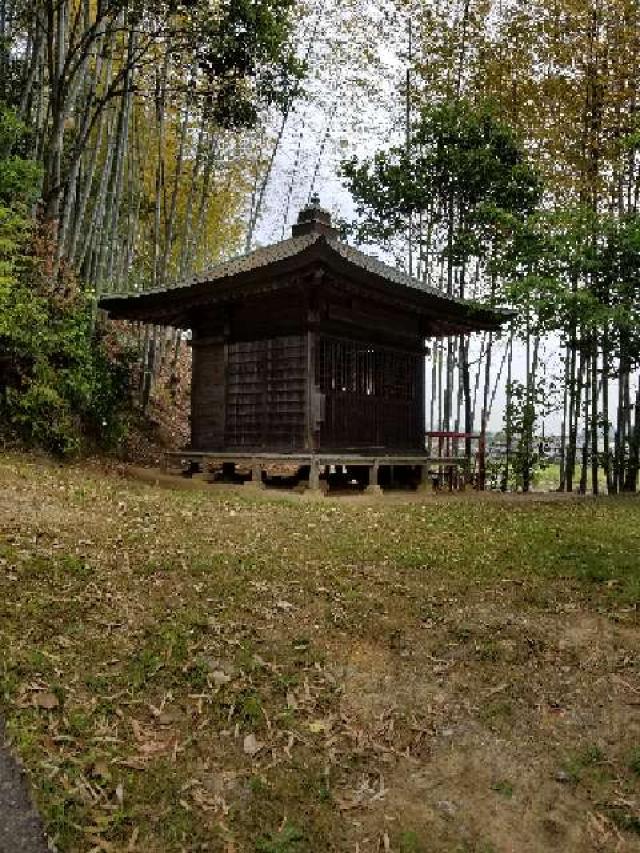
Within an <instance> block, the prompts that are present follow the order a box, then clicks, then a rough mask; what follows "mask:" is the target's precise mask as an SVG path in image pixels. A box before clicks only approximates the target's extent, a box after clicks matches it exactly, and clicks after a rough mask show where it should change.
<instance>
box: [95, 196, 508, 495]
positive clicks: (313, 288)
mask: <svg viewBox="0 0 640 853" xmlns="http://www.w3.org/2000/svg"><path fill="white" fill-rule="evenodd" d="M100 305H101V307H102V308H104V309H105V310H106V311H108V312H109V314H110V315H111V317H113V318H114V319H126V320H132V321H143V322H146V323H153V324H157V325H162V326H173V327H177V328H180V329H190V330H191V333H192V347H193V374H192V394H191V397H192V400H191V443H190V445H189V447H188V448H186V449H185V450H184V451H182V452H181V453H180V454H179V455H180V458H181V459H182V460H183V461H184V462H185V464H191V465H195V464H196V463H198V462H200V463H203V464H204V463H207V464H208V465H210V466H213V467H214V468H215V466H216V465H219V466H222V465H225V466H226V468H227V470H229V467H230V466H232V465H233V464H234V463H236V464H238V463H240V464H244V465H247V464H249V466H250V467H252V470H253V476H254V479H259V480H260V481H261V479H262V472H263V470H265V469H267V468H268V466H269V464H270V463H273V462H274V460H275V461H277V460H282V459H283V458H284V459H287V460H289V461H290V462H292V463H296V462H299V463H300V467H301V468H302V469H304V474H303V476H304V478H305V479H307V477H308V479H309V483H310V485H311V487H312V488H313V487H317V486H318V484H319V478H320V476H323V471H324V470H325V466H329V465H334V466H335V465H340V466H342V465H344V466H351V467H352V468H353V469H354V470H355V469H356V468H358V469H362V468H365V469H366V468H369V469H370V470H371V469H373V474H372V475H371V476H370V480H369V482H370V484H371V485H372V486H376V485H377V482H378V479H377V478H378V475H379V469H380V468H381V467H384V466H390V465H393V466H408V467H409V468H413V469H415V470H416V472H417V473H418V474H419V472H420V466H422V471H423V479H424V477H426V467H425V466H426V464H427V461H428V460H427V456H426V451H425V352H426V351H425V340H426V339H428V338H432V337H436V336H447V335H459V334H467V333H470V332H475V331H478V330H481V329H494V330H497V329H498V328H499V327H500V325H501V324H502V323H503V322H504V321H505V320H506V319H507V318H508V316H509V314H508V312H499V311H493V310H490V309H488V308H486V307H482V306H481V305H479V304H474V303H471V302H468V301H462V300H459V299H456V298H453V297H450V296H447V295H445V294H443V293H441V292H440V291H437V290H435V289H432V288H429V287H427V286H426V285H425V284H424V283H423V282H421V281H418V280H416V279H413V278H411V277H409V276H407V275H405V274H404V273H402V272H400V271H399V270H397V269H394V268H393V267H390V266H387V265H386V264H384V263H381V262H380V261H378V260H376V259H374V258H372V257H370V256H368V255H366V254H364V253H363V252H360V251H358V250H357V249H355V248H352V247H351V246H348V245H347V244H346V243H344V242H341V241H340V240H339V239H338V232H337V230H336V229H335V228H334V227H332V224H331V218H330V216H329V214H328V213H327V212H326V211H324V210H322V209H321V208H320V207H319V205H318V204H317V203H316V201H315V200H313V202H312V204H311V205H310V206H308V207H306V208H305V209H303V210H302V211H301V213H300V215H299V217H298V222H297V224H296V225H294V226H293V233H292V236H291V238H290V239H288V240H284V241H283V242H280V243H277V244H275V245H273V246H268V247H266V248H262V249H258V250H256V251H254V252H251V253H250V254H248V255H245V256H243V257H239V258H234V259H233V260H230V261H228V262H226V263H222V264H220V265H218V266H215V267H214V268H212V269H210V270H208V271H206V272H204V273H201V274H199V275H196V276H194V277H193V278H192V279H191V280H189V281H187V282H185V283H183V284H180V285H179V286H176V287H171V288H165V289H162V290H155V291H145V292H142V293H136V294H130V295H120V296H117V295H111V296H108V297H105V298H103V299H102V300H101V303H100Z"/></svg>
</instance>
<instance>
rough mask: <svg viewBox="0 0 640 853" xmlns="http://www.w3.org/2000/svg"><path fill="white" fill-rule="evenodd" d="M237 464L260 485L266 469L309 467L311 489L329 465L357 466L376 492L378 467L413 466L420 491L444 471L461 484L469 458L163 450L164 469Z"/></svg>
mask: <svg viewBox="0 0 640 853" xmlns="http://www.w3.org/2000/svg"><path fill="white" fill-rule="evenodd" d="M236 466H237V467H239V468H242V469H244V470H247V471H249V472H250V479H248V480H246V481H245V485H254V486H259V487H260V486H263V485H264V482H263V473H265V474H266V472H267V471H268V469H274V468H275V469H276V470H278V469H279V470H280V471H286V472H292V471H294V470H296V471H300V470H303V471H305V472H306V469H308V476H307V477H306V478H303V479H302V480H301V481H300V485H302V486H304V487H306V488H308V489H310V490H311V491H322V490H326V479H325V475H326V473H327V471H328V470H330V469H331V468H339V467H340V468H343V469H349V468H353V469H357V470H358V471H364V470H366V471H367V474H368V486H367V491H369V492H379V491H381V486H380V482H379V480H380V470H381V469H382V468H388V469H391V471H392V472H393V471H394V470H397V469H404V470H405V471H406V470H407V469H413V470H414V471H415V474H416V480H415V485H416V486H417V488H418V489H419V490H426V489H427V488H428V487H434V486H435V478H442V473H443V471H445V472H447V473H448V475H449V476H450V481H452V480H453V477H454V475H455V476H456V477H458V478H459V479H460V480H461V483H462V487H464V481H465V474H466V473H467V471H468V460H467V459H466V458H465V457H459V456H457V457H453V456H452V457H446V458H445V457H440V456H438V457H434V456H429V455H427V454H426V453H423V454H421V453H409V454H401V453H398V454H393V455H390V454H370V453H367V454H361V453H344V452H336V453H262V452H261V453H257V452H253V453H246V452H231V451H229V452H227V451H225V452H216V451H210V452H207V451H192V450H184V451H171V452H167V453H165V456H164V464H163V470H165V471H176V472H181V473H183V474H192V473H196V472H198V471H200V472H202V473H210V474H214V473H215V472H216V471H218V470H224V468H225V467H227V469H228V470H229V469H231V470H235V468H236Z"/></svg>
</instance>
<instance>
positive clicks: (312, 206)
mask: <svg viewBox="0 0 640 853" xmlns="http://www.w3.org/2000/svg"><path fill="white" fill-rule="evenodd" d="M339 233H340V232H339V230H338V229H337V228H335V227H334V226H333V225H332V223H331V214H330V213H329V211H328V210H325V208H324V207H322V206H321V204H320V196H319V195H318V193H317V192H314V193H313V195H312V196H311V197H310V198H309V201H308V202H307V204H306V205H305V206H304V207H303V208H302V209H301V210H300V213H298V221H297V222H296V223H295V225H294V226H293V228H292V229H291V235H292V236H293V237H303V236H305V235H307V234H324V235H325V236H326V237H338V235H339Z"/></svg>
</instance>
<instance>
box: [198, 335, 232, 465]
mask: <svg viewBox="0 0 640 853" xmlns="http://www.w3.org/2000/svg"><path fill="white" fill-rule="evenodd" d="M192 348H193V359H192V375H191V445H192V447H193V448H194V450H209V449H212V448H220V447H222V446H223V445H224V432H225V381H226V365H225V361H226V353H225V344H224V341H223V340H221V339H220V338H210V339H207V338H204V339H196V340H194V341H193V345H192Z"/></svg>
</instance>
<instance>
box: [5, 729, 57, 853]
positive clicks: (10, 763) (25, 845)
mask: <svg viewBox="0 0 640 853" xmlns="http://www.w3.org/2000/svg"><path fill="white" fill-rule="evenodd" d="M47 850H48V847H47V843H46V841H45V837H44V833H43V831H42V825H41V823H40V818H39V816H38V814H37V812H36V810H35V809H34V807H33V803H32V802H31V797H30V796H29V792H28V789H27V784H26V780H25V779H24V774H23V772H22V771H21V769H20V767H19V766H18V765H17V764H16V762H15V761H14V760H13V758H12V756H11V755H10V754H9V751H8V749H7V748H6V746H5V740H4V731H3V726H2V721H1V720H0V853H46V851H47Z"/></svg>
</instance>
